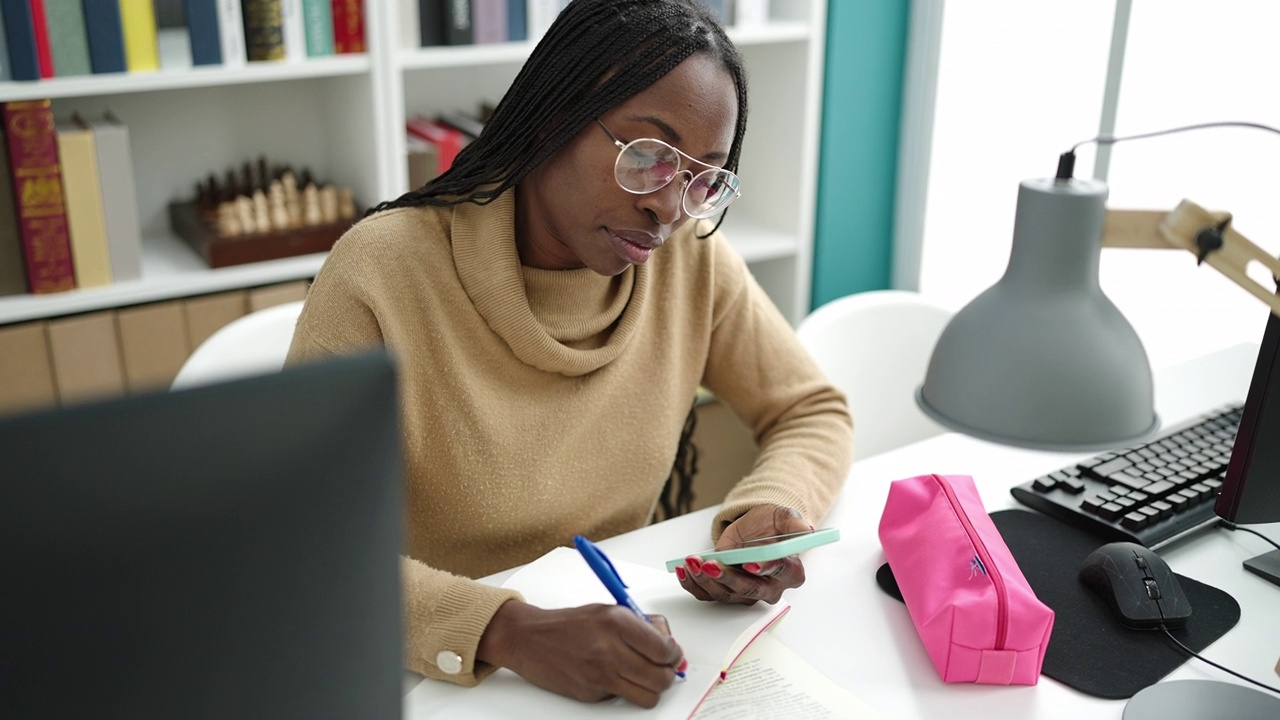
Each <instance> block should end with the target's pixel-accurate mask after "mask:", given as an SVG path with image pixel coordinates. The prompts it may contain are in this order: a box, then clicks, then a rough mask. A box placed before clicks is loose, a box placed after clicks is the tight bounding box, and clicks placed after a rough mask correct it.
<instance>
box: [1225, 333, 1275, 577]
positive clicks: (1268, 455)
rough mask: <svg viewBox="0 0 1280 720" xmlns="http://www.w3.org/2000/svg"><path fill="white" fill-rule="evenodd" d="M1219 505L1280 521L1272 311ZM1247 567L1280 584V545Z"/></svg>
mask: <svg viewBox="0 0 1280 720" xmlns="http://www.w3.org/2000/svg"><path fill="white" fill-rule="evenodd" d="M1214 511H1215V512H1216V513H1217V514H1218V515H1219V516H1220V517H1223V518H1225V519H1227V520H1230V521H1231V522H1234V523H1240V524H1252V523H1273V522H1280V318H1277V317H1276V316H1275V315H1274V314H1271V313H1268V314H1267V327H1266V330H1265V331H1264V332H1263V335H1262V345H1261V347H1260V348H1259V351H1258V362H1257V363H1256V364H1255V365H1254V369H1253V379H1252V380H1250V382H1249V393H1248V395H1247V396H1246V397H1245V401H1244V408H1243V410H1242V411H1241V414H1240V426H1239V429H1237V430H1236V442H1235V446H1234V448H1233V449H1232V451H1231V460H1230V462H1229V463H1228V464H1227V471H1226V475H1225V476H1224V477H1223V484H1222V490H1221V492H1220V493H1219V495H1218V499H1217V502H1216V503H1215V505H1214ZM1245 567H1246V568H1248V569H1249V570H1251V571H1253V572H1255V573H1258V574H1259V575H1262V576H1263V577H1267V578H1268V579H1270V580H1271V581H1272V582H1275V583H1277V584H1280V551H1272V552H1269V553H1266V554H1264V555H1261V556H1259V557H1257V558H1253V559H1251V560H1248V561H1246V562H1245Z"/></svg>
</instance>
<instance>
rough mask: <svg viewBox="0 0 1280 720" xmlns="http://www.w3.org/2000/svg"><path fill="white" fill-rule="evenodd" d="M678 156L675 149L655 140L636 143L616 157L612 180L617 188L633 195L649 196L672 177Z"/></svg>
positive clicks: (677, 162) (674, 174) (628, 144)
mask: <svg viewBox="0 0 1280 720" xmlns="http://www.w3.org/2000/svg"><path fill="white" fill-rule="evenodd" d="M679 170H680V156H679V155H678V154H677V153H676V150H675V148H673V147H671V146H670V145H668V144H666V143H664V142H661V141H658V140H649V139H644V140H636V141H634V142H630V143H627V146H626V147H625V148H623V149H622V152H621V153H619V154H618V162H617V163H616V164H615V165H614V176H615V177H616V178H617V180H618V184H619V185H621V186H622V187H623V188H625V189H627V190H630V191H631V192H633V193H651V192H653V191H654V190H657V189H659V188H662V187H666V185H667V183H669V182H671V179H672V178H674V177H675V176H676V173H677V172H678V171H679Z"/></svg>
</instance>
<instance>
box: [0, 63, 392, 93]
mask: <svg viewBox="0 0 1280 720" xmlns="http://www.w3.org/2000/svg"><path fill="white" fill-rule="evenodd" d="M369 68H370V62H369V58H368V57H367V56H365V55H342V56H334V57H328V58H314V59H311V60H307V61H306V62H297V63H288V62H261V63H251V64H249V65H246V66H244V67H239V68H224V67H218V66H212V65H207V66H200V67H190V68H177V69H172V70H158V71H156V72H148V73H109V74H102V75H80V76H76V77H66V78H50V79H48V80H36V81H28V82H3V83H0V102H9V101H11V100H37V99H41V98H51V99H55V100H56V99H61V98H77V97H87V96H98V95H119V94H122V93H138V92H156V91H164V90H181V89H186V88H202V87H214V86H230V85H243V84H247V83H261V82H276V81H281V80H300V79H307V78H326V77H342V76H348V75H363V74H367V73H368V72H369Z"/></svg>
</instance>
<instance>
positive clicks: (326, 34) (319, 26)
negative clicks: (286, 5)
mask: <svg viewBox="0 0 1280 720" xmlns="http://www.w3.org/2000/svg"><path fill="white" fill-rule="evenodd" d="M302 23H303V26H304V27H305V30H306V36H307V57H325V56H326V55H332V54H333V5H332V3H331V2H330V0H302Z"/></svg>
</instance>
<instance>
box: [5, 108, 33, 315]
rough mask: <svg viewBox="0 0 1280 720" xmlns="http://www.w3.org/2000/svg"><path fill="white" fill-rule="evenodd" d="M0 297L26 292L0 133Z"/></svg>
mask: <svg viewBox="0 0 1280 720" xmlns="http://www.w3.org/2000/svg"><path fill="white" fill-rule="evenodd" d="M0 168H3V170H4V171H3V172H0V295H21V294H23V293H25V292H27V266H26V261H25V260H24V259H23V257H22V233H21V232H19V230H18V209H17V207H16V206H15V205H14V200H13V178H12V176H11V175H10V174H9V144H8V143H6V142H4V141H3V134H2V133H0Z"/></svg>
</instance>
